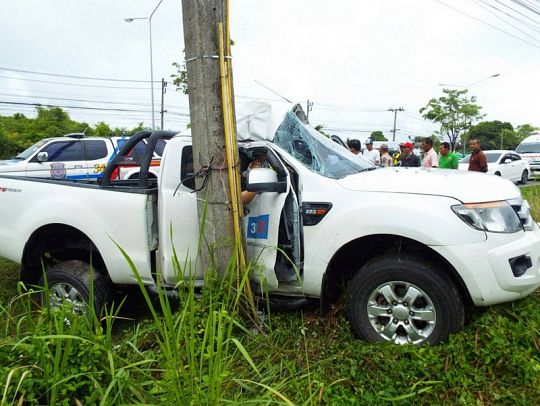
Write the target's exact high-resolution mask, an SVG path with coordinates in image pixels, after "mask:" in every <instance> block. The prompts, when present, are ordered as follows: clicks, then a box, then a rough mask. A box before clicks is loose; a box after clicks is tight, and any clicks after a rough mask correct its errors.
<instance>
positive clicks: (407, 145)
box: [399, 141, 420, 168]
mask: <svg viewBox="0 0 540 406" xmlns="http://www.w3.org/2000/svg"><path fill="white" fill-rule="evenodd" d="M413 147H414V144H413V143H412V142H410V141H407V142H404V143H403V153H402V154H401V158H400V159H399V166H403V167H405V168H413V167H418V166H420V157H418V156H417V155H415V154H413V152H412V150H413Z"/></svg>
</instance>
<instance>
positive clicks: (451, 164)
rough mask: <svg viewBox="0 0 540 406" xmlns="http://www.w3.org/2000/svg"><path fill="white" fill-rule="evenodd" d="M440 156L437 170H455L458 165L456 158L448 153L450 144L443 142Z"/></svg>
mask: <svg viewBox="0 0 540 406" xmlns="http://www.w3.org/2000/svg"><path fill="white" fill-rule="evenodd" d="M440 152H441V156H440V157H439V168H441V169H457V168H458V165H459V160H458V157H457V156H456V155H455V154H453V153H451V152H450V144H449V143H447V142H443V143H442V144H441V151H440Z"/></svg>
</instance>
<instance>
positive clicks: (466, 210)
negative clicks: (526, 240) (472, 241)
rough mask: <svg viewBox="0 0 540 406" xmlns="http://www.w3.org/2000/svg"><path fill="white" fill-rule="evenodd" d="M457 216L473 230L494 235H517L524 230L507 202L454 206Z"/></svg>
mask: <svg viewBox="0 0 540 406" xmlns="http://www.w3.org/2000/svg"><path fill="white" fill-rule="evenodd" d="M452 210H453V211H454V213H456V214H457V216H458V217H459V218H460V219H461V220H463V221H464V222H465V223H467V224H468V225H469V226H471V227H472V228H475V229H477V230H482V231H490V232H492V233H515V232H517V231H521V230H523V227H522V225H521V221H520V220H519V217H518V216H517V214H516V212H515V211H514V209H513V208H512V206H510V204H508V202H506V201H500V202H488V203H468V204H459V205H456V206H452Z"/></svg>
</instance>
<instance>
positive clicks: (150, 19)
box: [124, 0, 163, 130]
mask: <svg viewBox="0 0 540 406" xmlns="http://www.w3.org/2000/svg"><path fill="white" fill-rule="evenodd" d="M162 2H163V0H159V3H158V4H157V6H156V8H154V11H152V14H150V17H135V18H131V17H130V18H124V21H125V22H126V23H132V22H133V21H135V20H148V27H149V31H150V94H151V97H152V130H155V129H156V121H155V117H154V64H153V62H152V17H153V16H154V13H155V12H156V10H157V9H158V7H159V6H160V4H161V3H162Z"/></svg>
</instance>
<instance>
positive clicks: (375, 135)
mask: <svg viewBox="0 0 540 406" xmlns="http://www.w3.org/2000/svg"><path fill="white" fill-rule="evenodd" d="M370 137H371V139H372V140H373V141H388V138H386V137H385V136H384V134H383V132H382V131H373V132H372V133H371V135H370Z"/></svg>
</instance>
